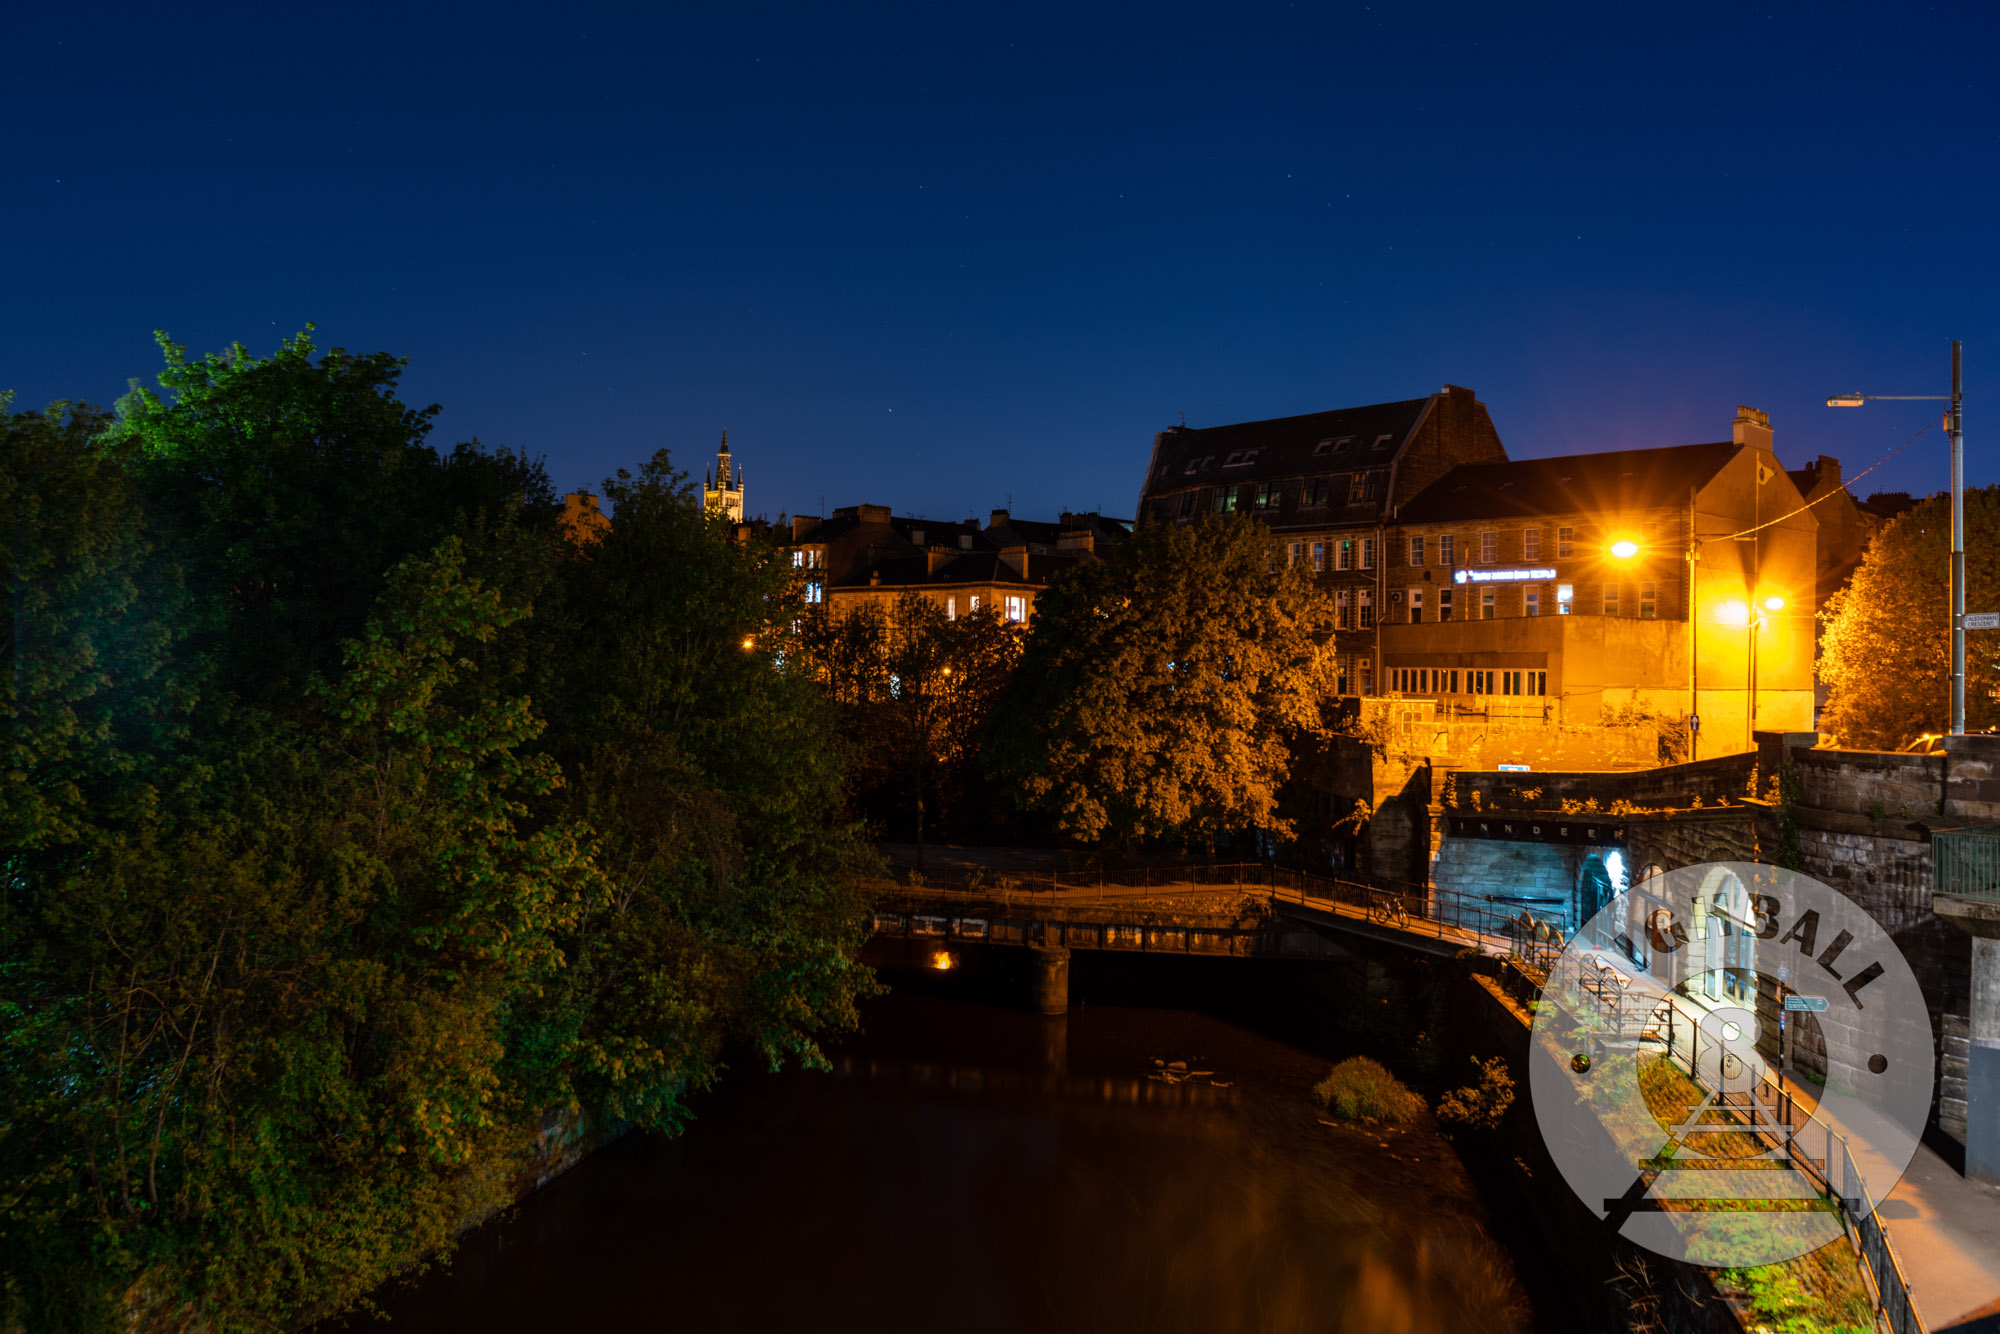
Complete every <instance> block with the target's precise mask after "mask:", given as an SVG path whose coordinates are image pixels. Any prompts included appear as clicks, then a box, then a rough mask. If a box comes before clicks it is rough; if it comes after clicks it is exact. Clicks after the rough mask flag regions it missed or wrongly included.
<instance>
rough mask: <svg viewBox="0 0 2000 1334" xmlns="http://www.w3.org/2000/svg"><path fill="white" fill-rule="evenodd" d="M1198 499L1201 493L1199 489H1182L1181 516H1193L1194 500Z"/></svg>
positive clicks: (1184, 517)
mask: <svg viewBox="0 0 2000 1334" xmlns="http://www.w3.org/2000/svg"><path fill="white" fill-rule="evenodd" d="M1200 499H1201V493H1200V492H1199V491H1183V492H1182V493H1181V518H1183V519H1192V518H1193V517H1194V507H1195V502H1196V501H1198V500H1200Z"/></svg>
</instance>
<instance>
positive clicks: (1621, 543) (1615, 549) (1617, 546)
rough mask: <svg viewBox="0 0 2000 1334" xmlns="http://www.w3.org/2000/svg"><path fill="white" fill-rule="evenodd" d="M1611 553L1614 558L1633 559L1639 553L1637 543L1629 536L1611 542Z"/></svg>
mask: <svg viewBox="0 0 2000 1334" xmlns="http://www.w3.org/2000/svg"><path fill="white" fill-rule="evenodd" d="M1611 555H1612V558H1613V559H1615V560H1633V559H1635V558H1637V556H1638V555H1639V544H1638V543H1637V542H1634V541H1633V540H1632V539H1631V538H1629V537H1621V538H1619V539H1618V540H1617V541H1616V542H1613V543H1612V544H1611Z"/></svg>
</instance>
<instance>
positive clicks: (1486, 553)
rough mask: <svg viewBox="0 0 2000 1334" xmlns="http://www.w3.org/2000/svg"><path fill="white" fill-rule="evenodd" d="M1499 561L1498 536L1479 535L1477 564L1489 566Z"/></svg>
mask: <svg viewBox="0 0 2000 1334" xmlns="http://www.w3.org/2000/svg"><path fill="white" fill-rule="evenodd" d="M1499 559H1500V534H1498V533H1481V534H1480V535H1479V563H1480V564H1481V565H1491V564H1492V563H1493V562H1494V561H1496V560H1499Z"/></svg>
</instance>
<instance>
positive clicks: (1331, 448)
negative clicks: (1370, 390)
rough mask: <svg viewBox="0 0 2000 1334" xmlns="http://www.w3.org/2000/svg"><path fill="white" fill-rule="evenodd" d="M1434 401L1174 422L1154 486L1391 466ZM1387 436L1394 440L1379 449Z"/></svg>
mask: <svg viewBox="0 0 2000 1334" xmlns="http://www.w3.org/2000/svg"><path fill="white" fill-rule="evenodd" d="M1430 401H1431V400H1430V399H1429V398H1428V397H1426V398H1411V399H1405V400H1403V401H1402V402H1400V403H1371V404H1369V405H1367V406H1365V407H1358V408H1336V409H1335V410H1334V411H1332V412H1309V413H1306V414H1305V415H1304V416H1301V417H1273V418H1271V419H1270V420H1268V421H1256V422H1235V423H1232V424H1230V425H1228V426H1208V427H1188V426H1170V427H1168V428H1167V429H1166V430H1165V431H1162V432H1161V433H1160V436H1159V445H1158V452H1157V454H1156V456H1155V462H1154V465H1153V475H1152V477H1151V478H1149V479H1148V483H1147V488H1146V489H1147V491H1148V492H1149V493H1150V492H1157V491H1171V490H1176V489H1178V488H1180V487H1183V486H1201V485H1211V484H1216V483H1228V482H1234V481H1239V480H1242V479H1245V478H1261V477H1276V476H1290V475H1292V474H1295V473H1302V472H1326V471H1338V470H1341V469H1347V468H1360V467H1367V466H1369V465H1371V464H1379V465H1381V466H1383V467H1387V466H1388V464H1389V462H1390V461H1391V460H1392V459H1393V458H1394V457H1395V455H1396V448H1397V446H1399V445H1401V444H1402V443H1403V441H1404V440H1405V439H1407V438H1408V437H1409V434H1410V432H1411V431H1412V430H1413V429H1415V427H1416V425H1417V423H1418V422H1419V421H1421V420H1422V419H1423V415H1424V409H1425V407H1426V406H1428V405H1429V403H1430ZM1384 436H1387V437H1389V438H1388V440H1386V441H1384V442H1383V443H1382V445H1381V447H1380V448H1377V447H1376V442H1377V441H1380V440H1382V437H1384Z"/></svg>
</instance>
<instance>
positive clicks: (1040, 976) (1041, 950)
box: [1028, 945, 1069, 1014]
mask: <svg viewBox="0 0 2000 1334" xmlns="http://www.w3.org/2000/svg"><path fill="white" fill-rule="evenodd" d="M1028 1004H1029V1005H1030V1007H1032V1008H1033V1009H1035V1010H1038V1011H1040V1012H1041V1013H1043V1014H1067V1013H1069V949H1068V947H1066V946H1063V945H1033V946H1030V947H1029V949H1028Z"/></svg>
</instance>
